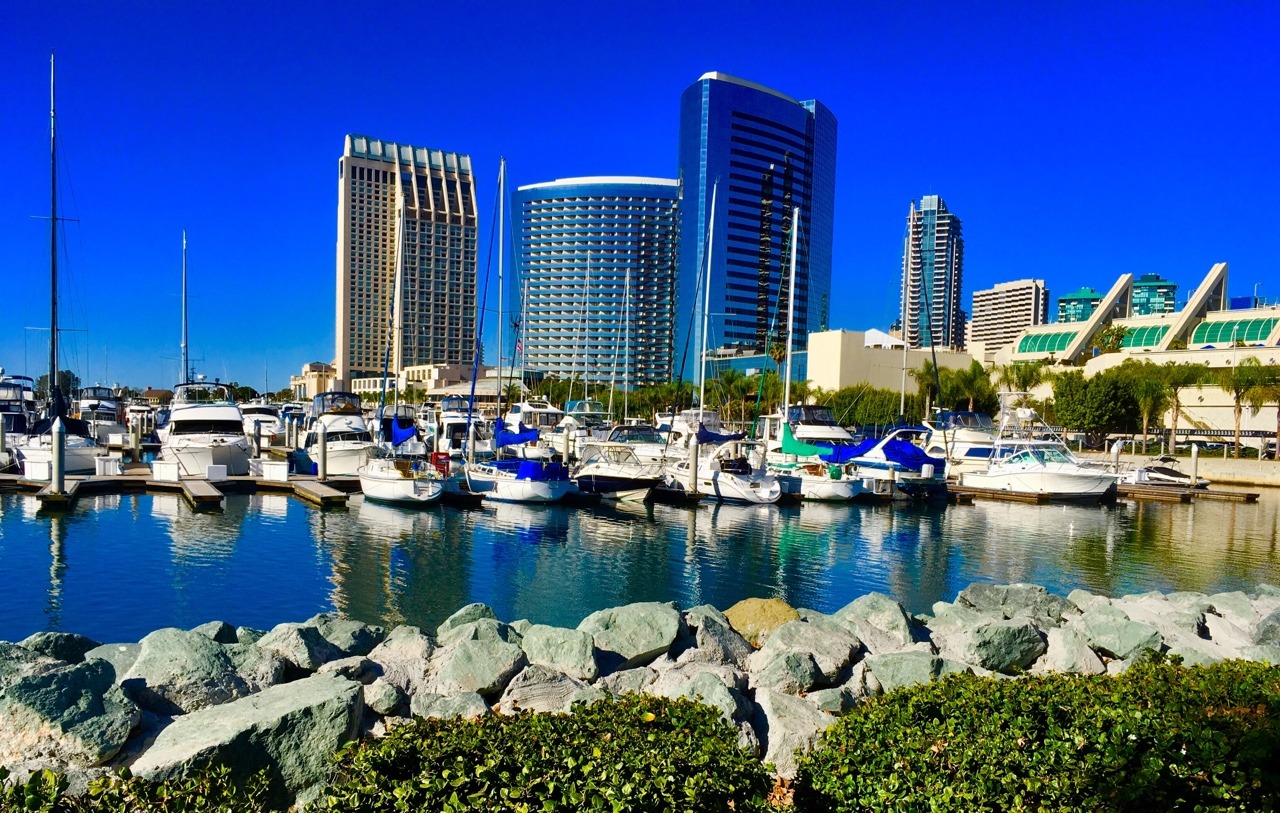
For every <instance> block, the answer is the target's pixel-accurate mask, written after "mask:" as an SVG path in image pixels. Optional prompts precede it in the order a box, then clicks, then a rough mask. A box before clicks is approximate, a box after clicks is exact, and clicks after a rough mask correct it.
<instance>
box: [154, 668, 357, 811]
mask: <svg viewBox="0 0 1280 813" xmlns="http://www.w3.org/2000/svg"><path fill="white" fill-rule="evenodd" d="M363 709H364V703H363V694H362V691H361V686H360V684H358V683H354V682H352V681H350V680H347V679H346V678H343V677H338V676H337V675H314V676H312V677H308V678H306V679H304V680H299V681H295V682H293V683H288V684H284V685H281V686H273V687H271V688H270V689H267V690H265V691H263V692H260V693H258V694H255V695H252V696H250V697H246V698H243V699H240V700H236V701H235V702H232V703H227V704H225V705H222V706H214V707H212V708H207V709H202V710H200V711H197V712H193V713H191V714H187V715H184V716H182V717H179V718H178V719H176V720H174V722H173V723H172V724H171V725H170V726H169V727H168V728H166V729H165V730H164V731H162V732H160V735H159V736H158V737H156V740H155V742H154V743H153V744H152V746H151V747H150V748H149V749H147V751H146V753H144V754H143V755H142V756H141V757H139V758H138V760H137V761H136V762H134V763H133V765H132V766H130V770H132V771H133V773H134V775H136V776H141V777H143V778H146V779H150V780H153V781H162V780H166V779H172V778H175V777H178V776H181V775H182V774H183V773H184V772H185V771H186V770H187V769H188V768H189V767H191V766H192V765H197V764H204V763H209V762H216V763H219V764H222V765H226V766H227V767H229V768H230V769H231V771H232V776H233V777H234V778H235V779H236V780H237V781H243V780H246V779H248V778H249V777H251V776H252V775H253V774H254V773H256V772H257V771H259V770H261V769H263V768H266V769H268V772H269V776H270V779H271V792H270V797H271V798H270V801H271V802H272V803H273V804H274V805H275V806H276V807H279V808H283V807H287V806H288V805H289V804H291V803H292V802H293V801H294V797H295V796H296V797H298V799H299V800H300V801H305V800H306V799H307V798H308V796H309V795H310V794H311V793H312V792H314V791H315V790H316V789H318V786H320V785H321V783H323V782H324V781H325V780H326V779H328V777H329V776H330V774H331V772H332V761H331V757H332V755H333V752H334V751H335V750H337V749H338V748H339V747H341V746H342V745H343V744H345V743H347V742H348V741H350V740H351V739H352V737H354V736H355V733H356V730H357V726H358V724H359V722H360V717H361V713H362V711H363Z"/></svg>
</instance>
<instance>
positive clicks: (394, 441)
mask: <svg viewBox="0 0 1280 813" xmlns="http://www.w3.org/2000/svg"><path fill="white" fill-rule="evenodd" d="M417 434H418V433H417V430H416V429H415V428H414V426H413V424H412V423H410V424H407V425H406V426H403V427H402V426H401V425H400V421H398V420H392V421H391V445H392V446H399V445H400V444H401V443H404V442H405V441H406V440H411V439H412V438H414V437H417Z"/></svg>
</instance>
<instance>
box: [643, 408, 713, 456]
mask: <svg viewBox="0 0 1280 813" xmlns="http://www.w3.org/2000/svg"><path fill="white" fill-rule="evenodd" d="M655 417H656V419H657V423H658V431H659V432H670V433H671V443H672V444H673V445H675V444H681V445H685V446H687V445H688V443H689V438H691V437H693V436H694V435H696V434H698V428H699V427H701V428H702V429H705V430H706V431H708V432H711V433H714V434H717V435H718V434H722V433H723V432H724V425H723V424H722V423H721V422H720V413H719V412H716V411H715V410H714V409H698V408H697V407H694V408H693V409H685V410H682V411H680V412H676V413H670V412H667V413H659V414H658V415H656V416H655Z"/></svg>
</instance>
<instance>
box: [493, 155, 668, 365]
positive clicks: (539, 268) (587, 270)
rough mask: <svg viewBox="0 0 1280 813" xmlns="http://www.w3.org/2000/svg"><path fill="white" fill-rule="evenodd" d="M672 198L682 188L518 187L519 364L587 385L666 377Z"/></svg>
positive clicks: (637, 183)
mask: <svg viewBox="0 0 1280 813" xmlns="http://www.w3.org/2000/svg"><path fill="white" fill-rule="evenodd" d="M679 197H680V186H679V183H678V182H677V181H675V180H668V179H666V178H633V177H593V178H565V179H562V180H556V181H549V182H547V183H536V184H529V185H527V186H522V187H520V188H519V189H518V190H516V192H515V193H514V194H513V195H512V209H513V211H514V212H516V216H517V217H518V218H519V225H520V236H519V279H518V280H517V282H516V284H515V285H512V286H511V289H509V290H510V295H509V299H508V301H509V302H510V303H511V305H510V307H511V311H512V312H513V313H517V314H522V316H521V323H520V328H519V331H518V334H517V335H518V340H519V344H518V346H517V353H516V354H515V356H514V358H515V363H516V364H517V365H520V364H521V363H522V362H523V365H524V368H525V370H526V371H528V372H538V373H542V374H543V375H546V376H554V377H556V378H559V379H574V378H578V379H582V380H585V381H588V382H591V383H593V384H605V385H607V384H609V383H610V382H611V381H612V382H617V384H618V386H623V385H624V382H625V386H628V387H635V386H638V385H642V384H654V383H659V382H663V381H669V380H670V379H671V358H672V347H673V343H674V331H675V325H674V323H673V316H674V314H673V309H672V301H673V297H674V292H675V275H676V253H677V230H678V218H679ZM513 343H514V342H513ZM509 350H510V346H508V347H507V348H504V353H503V355H504V356H507V357H511V356H510V354H509V352H508V351H509Z"/></svg>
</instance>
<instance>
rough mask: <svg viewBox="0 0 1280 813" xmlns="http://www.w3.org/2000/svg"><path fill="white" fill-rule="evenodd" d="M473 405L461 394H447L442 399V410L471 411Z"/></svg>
mask: <svg viewBox="0 0 1280 813" xmlns="http://www.w3.org/2000/svg"><path fill="white" fill-rule="evenodd" d="M470 410H471V406H470V405H469V404H468V403H467V399H466V398H463V397H462V396H461V395H446V396H445V397H444V398H442V399H440V411H441V412H469V411H470Z"/></svg>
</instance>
